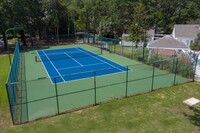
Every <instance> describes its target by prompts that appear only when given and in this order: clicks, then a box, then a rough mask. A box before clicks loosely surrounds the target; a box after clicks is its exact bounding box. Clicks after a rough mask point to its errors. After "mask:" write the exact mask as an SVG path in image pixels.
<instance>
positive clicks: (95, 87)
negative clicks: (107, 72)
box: [94, 71, 97, 105]
mask: <svg viewBox="0 0 200 133" xmlns="http://www.w3.org/2000/svg"><path fill="white" fill-rule="evenodd" d="M94 105H97V83H96V72H95V71H94Z"/></svg>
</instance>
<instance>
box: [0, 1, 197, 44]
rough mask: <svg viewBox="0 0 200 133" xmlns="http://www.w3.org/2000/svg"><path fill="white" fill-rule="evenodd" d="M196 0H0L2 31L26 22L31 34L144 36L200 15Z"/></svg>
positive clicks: (168, 29) (167, 30)
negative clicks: (84, 33) (57, 31)
mask: <svg viewBox="0 0 200 133" xmlns="http://www.w3.org/2000/svg"><path fill="white" fill-rule="evenodd" d="M199 8H200V2H199V1H197V0H188V1H186V0H178V1H177V0H172V1H170V2H169V1H168V0H148V1H147V0H139V1H133V0H103V1H102V0H68V1H66V0H20V2H19V1H17V0H1V2H0V22H1V25H0V34H3V33H4V32H5V30H6V29H8V28H11V27H13V26H14V25H16V24H23V25H25V26H26V27H27V28H26V30H27V32H30V34H37V33H40V35H43V34H41V32H45V31H47V33H48V34H54V32H55V30H56V28H58V30H59V33H60V34H67V33H74V32H75V31H85V32H92V33H97V34H99V33H100V32H101V34H102V35H103V36H113V37H119V36H121V35H122V33H130V34H131V40H134V41H135V42H139V41H140V40H145V38H146V37H145V36H146V35H145V34H146V33H145V31H146V30H147V29H148V28H150V27H153V26H156V27H158V28H161V29H162V30H163V31H164V32H167V33H171V30H172V28H173V26H174V24H184V23H187V22H188V21H189V20H195V19H197V18H198V16H199V15H200V11H199Z"/></svg>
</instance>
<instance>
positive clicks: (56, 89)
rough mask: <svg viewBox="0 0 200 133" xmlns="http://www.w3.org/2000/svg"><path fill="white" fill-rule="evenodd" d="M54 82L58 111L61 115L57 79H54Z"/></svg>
mask: <svg viewBox="0 0 200 133" xmlns="http://www.w3.org/2000/svg"><path fill="white" fill-rule="evenodd" d="M54 82H55V83H54V84H55V91H56V102H57V110H58V114H60V109H59V102H58V88H57V81H56V77H54Z"/></svg>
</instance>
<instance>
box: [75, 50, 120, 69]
mask: <svg viewBox="0 0 200 133" xmlns="http://www.w3.org/2000/svg"><path fill="white" fill-rule="evenodd" d="M76 49H77V50H79V51H81V52H83V53H86V54H87V55H90V56H91V57H93V58H95V59H97V60H100V61H102V62H104V63H106V64H108V65H110V66H112V67H114V68H116V69H118V70H120V71H124V70H122V69H120V68H118V67H116V66H113V65H111V64H109V63H108V62H105V61H103V60H101V59H99V58H97V57H95V56H92V55H91V54H89V53H87V52H85V51H83V50H80V49H78V48H76Z"/></svg>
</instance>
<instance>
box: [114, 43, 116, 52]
mask: <svg viewBox="0 0 200 133" xmlns="http://www.w3.org/2000/svg"><path fill="white" fill-rule="evenodd" d="M114 53H116V45H115V44H114Z"/></svg>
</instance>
